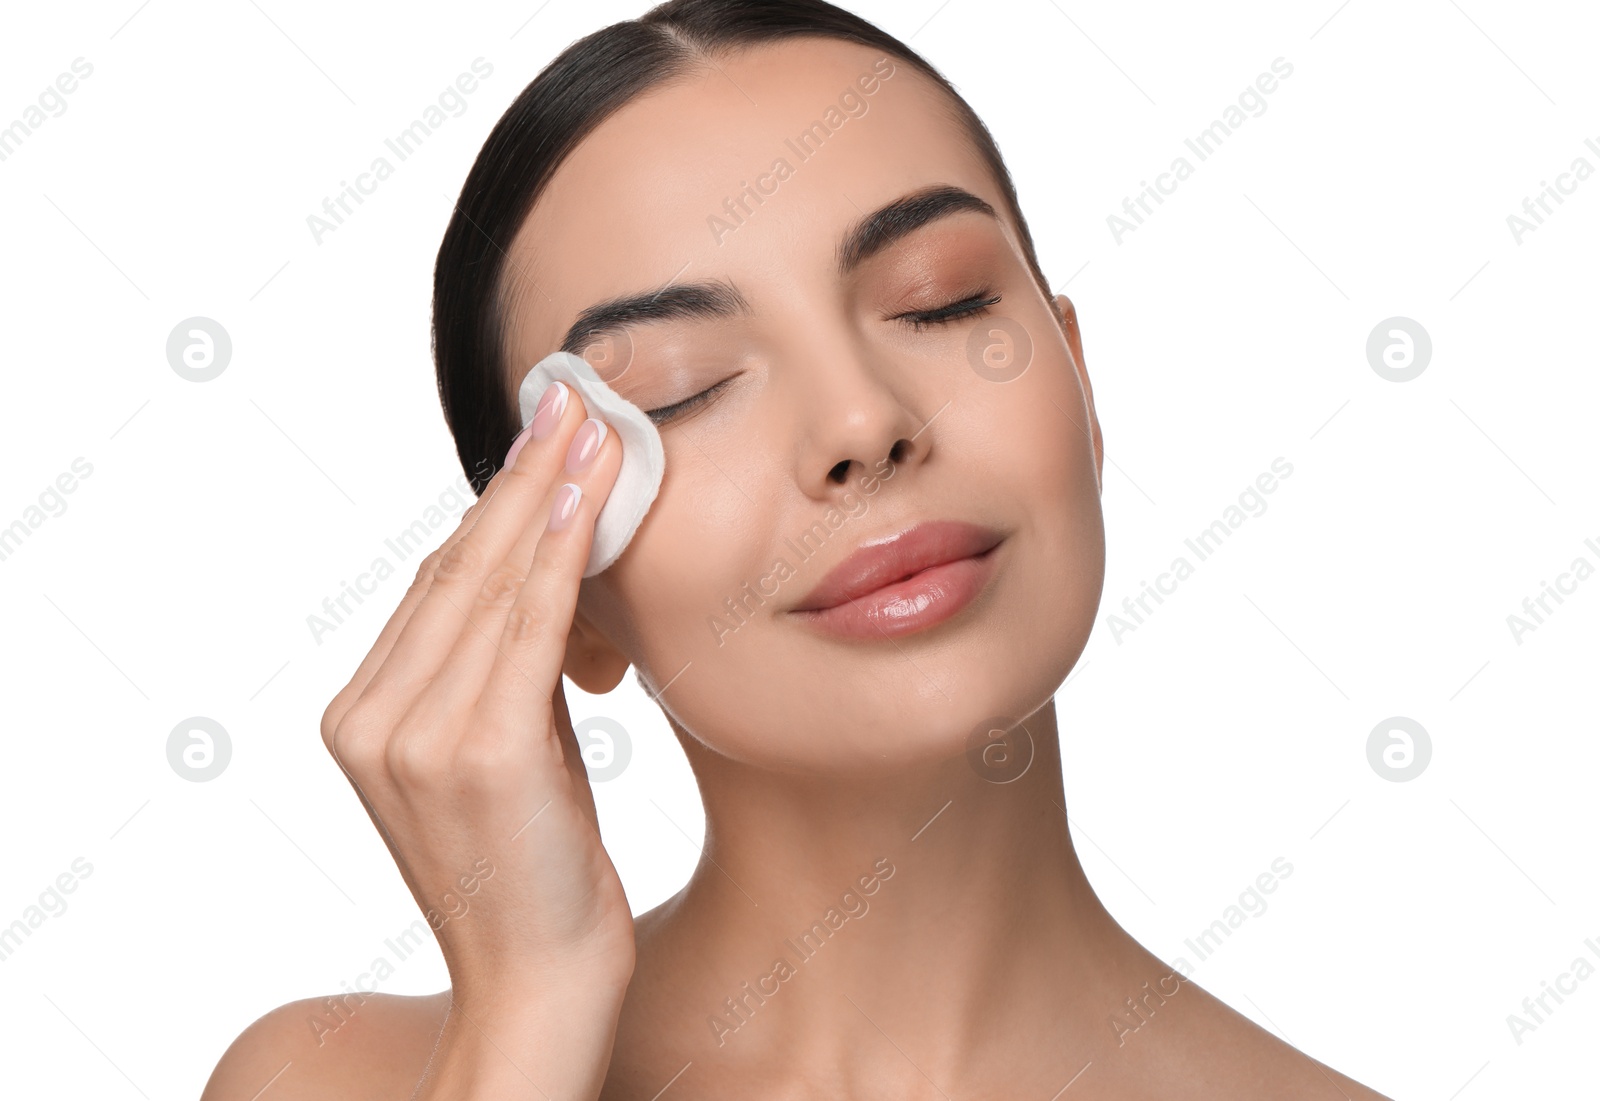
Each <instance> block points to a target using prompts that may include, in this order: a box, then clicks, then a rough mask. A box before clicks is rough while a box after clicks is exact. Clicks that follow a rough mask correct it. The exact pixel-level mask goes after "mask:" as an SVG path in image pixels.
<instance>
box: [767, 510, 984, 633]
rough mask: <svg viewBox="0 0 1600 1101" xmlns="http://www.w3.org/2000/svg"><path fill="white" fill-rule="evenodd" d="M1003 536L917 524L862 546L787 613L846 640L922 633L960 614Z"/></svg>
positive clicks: (953, 524)
mask: <svg viewBox="0 0 1600 1101" xmlns="http://www.w3.org/2000/svg"><path fill="white" fill-rule="evenodd" d="M1004 539H1005V535H1004V533H1002V532H999V531H996V530H995V529H993V528H988V527H982V526H979V525H976V524H969V523H965V522H962V521H954V520H939V521H930V522H928V523H923V524H918V525H916V526H914V527H911V528H908V529H906V530H904V531H900V532H897V533H895V534H894V535H891V536H890V537H888V538H886V539H881V540H874V541H871V542H869V543H866V544H864V545H862V546H861V547H860V548H858V549H857V550H856V551H855V552H853V553H852V554H851V555H850V556H849V557H847V558H846V559H845V560H844V561H843V562H841V563H839V564H838V565H837V566H835V567H834V568H833V569H832V570H830V571H829V572H828V573H827V575H825V576H824V577H823V579H822V580H821V582H820V583H818V585H817V586H816V587H815V588H813V589H812V590H811V592H809V593H808V594H806V596H805V597H804V598H803V599H802V600H801V601H800V603H799V604H797V605H796V606H795V607H793V608H791V609H790V610H789V614H791V615H794V616H796V617H798V618H800V619H801V620H803V621H804V622H806V623H807V624H808V625H810V626H812V627H814V628H817V629H819V630H822V631H825V632H827V633H829V634H836V635H841V636H845V637H853V638H883V637H893V636H898V635H903V634H907V633H910V632H912V631H920V630H924V629H926V628H928V627H932V626H933V625H935V624H936V623H942V622H943V621H944V620H946V619H949V618H950V617H951V616H954V615H955V614H956V613H957V612H959V611H961V610H962V609H963V608H965V607H966V606H967V605H968V604H970V603H971V602H972V601H973V599H975V598H976V597H977V596H978V595H979V593H981V592H982V591H983V590H984V588H985V587H987V585H988V582H989V580H990V579H991V578H992V577H993V575H994V572H995V559H996V558H998V557H999V554H998V548H999V547H1000V546H1001V544H1002V542H1003V540H1004Z"/></svg>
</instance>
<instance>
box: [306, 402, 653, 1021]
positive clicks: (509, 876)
mask: <svg viewBox="0 0 1600 1101" xmlns="http://www.w3.org/2000/svg"><path fill="white" fill-rule="evenodd" d="M566 406H567V407H566V408H565V409H563V410H562V411H561V414H560V416H559V418H556V417H554V416H553V415H547V416H546V417H545V418H536V421H537V422H538V423H536V425H535V427H536V428H540V427H543V425H544V422H545V421H553V422H554V423H553V425H552V428H553V430H552V431H550V432H549V434H548V435H546V436H545V437H544V438H543V439H534V438H525V442H524V444H523V446H522V447H521V449H520V451H519V452H518V453H517V455H516V456H515V461H514V462H513V463H511V464H510V465H509V466H507V467H504V468H502V469H501V470H500V471H499V472H498V473H497V474H495V476H494V477H493V478H492V479H491V480H490V481H489V483H488V485H487V486H486V487H485V488H484V491H483V494H482V495H481V496H480V498H479V499H478V501H477V502H476V503H475V504H474V505H473V506H472V508H470V509H468V510H467V512H466V514H465V515H464V516H463V517H462V518H461V524H460V526H459V527H458V528H457V529H456V531H455V532H454V533H452V534H451V536H450V537H449V538H448V539H447V540H446V541H445V542H444V543H443V544H442V545H441V546H440V547H439V548H438V549H437V550H435V551H434V552H433V553H432V554H431V555H429V556H428V558H427V560H426V561H424V562H423V563H422V566H421V568H420V569H419V570H418V571H417V577H416V580H415V581H414V582H413V583H412V585H411V588H410V589H409V590H408V591H407V592H406V595H405V596H404V598H402V600H401V602H400V606H399V607H398V608H397V609H396V610H395V613H394V615H393V617H392V618H391V619H390V620H389V622H388V624H387V625H386V626H385V627H384V629H383V632H382V633H381V634H380V635H379V636H378V640H377V642H376V643H375V644H374V645H373V647H372V651H371V652H370V653H369V654H368V655H367V657H366V659H365V660H364V661H363V662H362V663H361V666H360V668H358V669H357V670H356V672H355V675H354V676H353V677H352V678H351V680H350V683H349V684H348V685H346V686H345V687H344V688H343V689H342V690H341V691H340V692H339V694H338V695H337V696H335V697H334V699H333V701H332V702H331V703H329V705H328V708H327V710H326V712H325V713H324V714H323V717H322V740H323V742H324V744H325V745H326V746H327V747H328V750H329V752H330V753H332V754H333V757H334V759H335V760H336V761H337V762H338V763H339V765H340V767H341V768H343V769H344V771H345V773H346V775H347V776H348V777H349V779H350V782H351V784H352V785H353V786H354V788H355V790H356V793H357V795H358V796H360V798H361V801H362V803H363V804H364V805H365V806H366V808H367V813H368V814H369V815H371V817H372V821H373V824H374V825H375V826H377V828H378V832H379V833H380V834H382V835H383V839H384V841H385V842H386V843H387V844H388V846H389V851H390V853H391V854H393V856H394V860H395V863H396V864H397V865H399V868H400V874H401V875H402V876H403V877H404V878H405V882H406V885H407V886H408V887H409V888H410V889H411V893H412V896H413V897H414V898H415V899H416V900H417V903H418V905H419V906H421V907H422V909H423V912H424V913H425V914H427V915H428V917H429V924H430V925H431V926H433V928H434V932H435V935H436V937H437V938H438V940H439V945H440V948H441V949H442V950H443V953H444V957H445V961H446V963H447V965H448V967H449V970H450V977H451V981H452V987H453V989H452V999H453V1001H454V1003H455V1005H456V1006H457V1008H458V1009H459V1010H461V1011H463V1012H464V1013H466V1014H467V1015H469V1016H471V1015H472V1014H473V1013H474V1011H475V1009H476V1008H477V1007H480V1006H481V1007H482V1008H483V1010H484V1012H485V1013H488V1012H489V1011H492V1010H495V1009H505V1008H509V1007H512V1006H515V1005H518V1004H520V1003H522V1002H523V1001H524V1000H526V999H527V998H528V996H529V995H534V996H537V995H539V994H541V992H542V993H544V994H548V992H549V990H550V989H551V988H552V986H561V987H564V988H571V987H572V986H573V985H574V984H576V985H578V986H580V987H583V988H584V989H586V990H589V991H591V992H593V993H595V994H596V995H598V996H600V997H601V998H602V999H603V998H606V997H615V999H616V1000H617V1002H618V1004H620V998H621V993H622V991H623V990H624V989H625V988H626V986H627V983H628V980H629V978H630V977H631V975H632V972H633V964H634V936H633V917H632V914H631V912H630V910H629V907H628V900H627V897H626V896H625V895H624V893H623V889H622V882H621V880H620V879H619V878H618V877H617V873H616V869H615V868H614V867H613V865H612V863H611V859H610V857H609V856H608V855H607V853H606V851H605V848H604V846H603V845H602V844H601V841H600V834H599V827H598V823H597V819H596V815H595V806H594V795H593V793H592V792H591V790H590V788H589V780H588V775H587V773H586V772H585V769H584V764H583V759H582V756H581V753H580V750H579V747H578V744H577V739H576V738H575V737H574V735H573V731H572V721H571V717H570V716H569V714H568V712H567V703H566V696H565V693H564V692H563V690H562V679H561V670H562V664H563V660H564V657H565V653H566V647H567V635H568V632H569V631H570V630H571V627H572V621H573V612H574V609H575V607H576V605H577V596H578V583H579V581H580V580H581V579H582V574H583V569H584V567H585V564H586V563H587V561H588V557H589V550H590V545H591V543H592V542H593V536H594V520H595V517H596V516H597V515H598V513H599V510H600V507H601V505H602V504H603V503H604V501H605V498H606V496H607V495H608V494H609V493H610V492H611V488H612V486H613V484H614V483H615V481H616V476H617V471H618V469H619V468H620V466H621V462H622V450H621V449H622V445H621V442H620V440H618V438H617V435H616V433H615V432H612V431H609V430H608V431H606V433H605V438H604V440H603V441H602V442H601V446H600V448H599V450H598V452H597V453H596V454H595V455H594V456H593V457H592V458H591V459H590V461H589V462H588V464H587V465H586V466H584V467H583V468H582V469H581V470H580V471H578V472H576V473H574V472H571V471H569V470H567V469H565V464H566V462H567V460H568V458H569V446H570V445H571V443H572V441H573V439H574V437H575V436H576V435H577V434H578V429H579V426H580V424H581V423H582V422H583V421H584V418H585V417H586V416H587V410H586V409H585V408H584V406H583V401H582V398H581V396H580V395H579V393H578V391H577V390H576V389H575V388H572V387H570V386H569V387H567V402H566ZM585 431H586V433H587V431H588V430H585ZM526 436H527V434H526V433H525V437H526ZM568 481H570V482H572V483H575V484H577V485H578V486H579V487H581V490H582V494H581V497H580V498H579V501H578V504H577V507H576V512H575V513H574V514H573V515H572V516H571V518H570V520H569V521H568V522H567V523H566V525H565V526H564V527H560V528H559V530H549V525H550V524H551V523H552V506H553V505H554V506H556V507H559V503H560V502H561V501H564V500H565V499H566V497H567V493H565V492H562V491H561V489H560V487H561V486H562V484H563V483H565V482H568ZM486 871H487V874H485V872H486ZM535 1000H537V998H535Z"/></svg>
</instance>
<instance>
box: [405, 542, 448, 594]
mask: <svg viewBox="0 0 1600 1101" xmlns="http://www.w3.org/2000/svg"><path fill="white" fill-rule="evenodd" d="M444 552H445V548H444V547H437V548H435V549H434V550H433V552H432V553H431V554H429V555H428V557H426V558H424V559H423V560H422V564H421V565H420V566H418V567H417V576H416V577H414V578H412V579H411V587H412V588H413V589H415V588H418V587H419V586H420V587H426V586H427V585H428V584H430V583H431V582H432V581H433V573H434V571H435V570H437V569H438V568H439V559H441V558H443V557H444Z"/></svg>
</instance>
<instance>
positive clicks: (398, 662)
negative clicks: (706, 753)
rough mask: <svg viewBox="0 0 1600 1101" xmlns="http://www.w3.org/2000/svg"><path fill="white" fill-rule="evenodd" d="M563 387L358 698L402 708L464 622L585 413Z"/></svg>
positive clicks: (542, 499)
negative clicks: (554, 414) (553, 412)
mask: <svg viewBox="0 0 1600 1101" xmlns="http://www.w3.org/2000/svg"><path fill="white" fill-rule="evenodd" d="M565 390H566V394H567V400H566V408H565V409H563V410H562V414H561V418H560V420H559V421H558V423H557V424H556V427H555V431H553V432H552V433H551V434H550V435H549V436H547V437H546V438H544V439H542V440H536V439H532V438H529V439H528V441H527V442H526V443H525V444H524V445H523V447H522V450H521V451H520V452H519V453H518V455H517V461H516V462H515V463H514V464H512V466H511V468H510V469H509V470H508V471H507V472H506V477H505V480H504V481H503V482H502V483H501V484H500V486H499V488H498V489H497V490H496V492H495V495H494V497H493V499H492V500H490V501H488V502H487V504H486V505H485V507H484V509H483V511H482V513H481V514H480V515H479V517H478V520H477V522H476V523H475V524H474V525H473V526H472V528H471V530H469V531H467V532H466V533H465V534H463V535H462V537H461V538H460V539H458V540H456V541H455V542H454V543H453V544H451V546H450V547H449V549H447V550H446V551H445V552H444V553H443V554H442V555H441V556H440V557H439V560H438V562H437V563H436V564H435V566H434V569H433V576H432V578H431V580H430V582H429V585H428V589H427V592H426V593H425V594H424V595H423V597H422V599H421V601H420V602H419V603H418V604H417V606H416V608H415V610H414V611H413V612H412V613H411V616H410V618H409V619H407V621H406V623H405V625H404V626H403V627H402V628H401V629H400V633H399V636H398V637H397V638H396V639H395V642H394V645H393V647H392V648H391V649H390V651H389V653H388V655H387V657H386V658H385V660H384V661H383V663H382V664H381V665H380V666H379V667H378V669H377V670H376V671H375V672H374V673H373V674H372V677H371V679H370V680H369V681H368V682H367V684H366V686H365V688H364V689H363V691H362V697H363V698H364V697H366V696H369V695H373V694H374V693H377V694H379V695H380V696H382V697H383V698H384V699H386V700H387V705H388V707H389V708H390V714H392V715H395V716H398V714H399V713H400V712H401V711H403V710H404V709H406V708H408V707H409V706H410V704H411V701H412V700H414V699H415V698H416V696H417V693H418V691H419V690H420V688H421V686H422V685H423V684H424V683H425V682H426V681H427V680H429V679H431V678H432V677H433V676H435V675H436V674H437V672H438V670H439V667H440V666H441V665H442V664H443V662H444V659H445V656H446V654H448V653H449V651H450V648H451V647H452V646H453V645H454V644H455V641H456V639H457V638H458V637H460V635H461V632H462V631H463V630H464V629H465V628H466V624H467V614H468V611H469V610H470V608H471V605H472V602H473V601H474V600H475V599H476V597H477V593H478V590H479V589H480V588H481V587H482V586H483V583H484V579H485V578H486V577H487V576H488V574H489V573H490V572H491V571H493V570H495V569H497V568H498V567H499V566H500V564H501V563H502V562H503V561H504V560H505V557H506V555H507V554H509V553H510V551H511V548H512V547H513V546H515V544H516V541H517V539H518V538H519V537H520V536H521V535H522V533H523V532H524V531H525V530H526V529H527V528H528V527H529V526H530V525H531V524H534V523H538V522H539V521H540V512H541V509H547V508H548V503H547V502H548V499H549V494H550V492H551V486H552V483H553V482H554V480H555V478H556V476H557V474H558V472H559V471H560V469H561V466H562V464H563V463H564V462H565V459H566V454H567V449H568V446H569V445H570V443H571V441H572V437H573V435H574V434H575V433H576V431H577V428H578V426H579V425H580V424H582V423H583V421H584V419H585V418H586V417H587V416H588V412H587V410H586V409H585V407H584V405H583V399H582V397H581V396H580V395H579V393H578V391H577V390H576V388H573V387H566V388H565Z"/></svg>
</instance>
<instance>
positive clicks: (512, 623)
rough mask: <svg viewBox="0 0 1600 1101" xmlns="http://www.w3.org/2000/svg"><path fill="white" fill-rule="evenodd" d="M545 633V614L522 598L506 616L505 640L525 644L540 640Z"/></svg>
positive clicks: (515, 643)
mask: <svg viewBox="0 0 1600 1101" xmlns="http://www.w3.org/2000/svg"><path fill="white" fill-rule="evenodd" d="M543 635H544V616H542V615H541V614H539V609H538V608H536V607H534V606H533V605H531V604H529V603H528V602H527V601H525V600H520V601H518V602H517V603H516V605H515V606H514V607H513V608H512V609H511V613H510V614H509V615H508V616H506V629H505V641H506V642H508V643H512V644H514V645H518V646H524V645H527V644H528V643H531V642H536V641H538V640H539V639H540V638H541V637H542V636H543Z"/></svg>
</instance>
